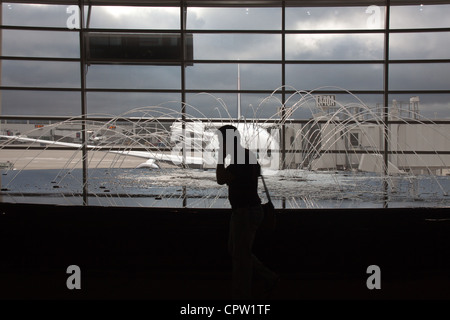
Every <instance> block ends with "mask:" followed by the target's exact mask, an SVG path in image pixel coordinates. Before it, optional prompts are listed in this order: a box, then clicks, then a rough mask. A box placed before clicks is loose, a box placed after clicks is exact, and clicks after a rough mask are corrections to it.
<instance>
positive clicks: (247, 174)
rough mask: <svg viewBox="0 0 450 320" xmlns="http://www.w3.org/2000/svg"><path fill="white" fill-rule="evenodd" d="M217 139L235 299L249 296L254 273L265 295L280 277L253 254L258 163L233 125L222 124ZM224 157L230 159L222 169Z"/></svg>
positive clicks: (257, 219) (258, 208)
mask: <svg viewBox="0 0 450 320" xmlns="http://www.w3.org/2000/svg"><path fill="white" fill-rule="evenodd" d="M218 138H219V143H220V150H219V159H218V160H219V161H218V164H217V168H216V178H217V183H218V184H220V185H223V184H227V185H228V200H229V201H230V204H231V208H232V214H231V220H230V233H229V241H228V249H229V252H230V255H231V257H232V264H233V277H232V278H233V281H232V295H233V298H234V299H250V298H252V277H253V272H255V275H257V276H259V277H261V278H262V279H263V281H264V284H265V286H264V287H265V290H266V294H268V293H270V291H271V290H272V289H273V287H274V286H275V284H276V282H277V281H278V278H279V277H278V275H277V274H275V273H274V272H272V271H271V270H269V269H268V268H267V267H266V266H264V265H263V264H262V263H261V261H259V260H258V258H257V257H256V256H255V255H254V254H253V253H252V246H253V240H254V239H255V234H256V231H257V229H258V227H259V225H260V224H261V221H262V219H263V211H262V207H261V199H260V198H259V195H258V177H259V176H260V174H261V166H260V165H259V163H258V161H257V159H256V157H255V155H254V154H253V153H252V152H251V151H250V150H248V149H245V148H243V147H242V146H241V144H240V135H239V132H238V130H237V128H236V127H234V126H231V125H226V126H222V127H221V128H219V130H218ZM227 156H230V160H231V162H230V164H229V165H228V166H227V167H226V168H225V165H224V163H225V158H226V157H227Z"/></svg>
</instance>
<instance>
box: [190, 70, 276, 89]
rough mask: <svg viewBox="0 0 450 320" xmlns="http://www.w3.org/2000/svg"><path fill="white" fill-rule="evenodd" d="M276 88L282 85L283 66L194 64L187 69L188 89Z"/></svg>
mask: <svg viewBox="0 0 450 320" xmlns="http://www.w3.org/2000/svg"><path fill="white" fill-rule="evenodd" d="M239 83H240V88H241V89H242V90H275V89H276V88H278V87H279V86H281V66H280V65H271V64H267V65H261V64H239V65H236V64H194V66H192V67H189V68H187V69H186V87H187V88H188V89H221V90H234V89H238V87H239Z"/></svg>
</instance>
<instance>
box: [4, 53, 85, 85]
mask: <svg viewBox="0 0 450 320" xmlns="http://www.w3.org/2000/svg"><path fill="white" fill-rule="evenodd" d="M1 71H2V78H1V80H2V82H1V83H2V85H4V86H13V87H14V86H17V87H54V88H56V87H59V88H80V86H81V83H80V64H79V63H77V62H57V61H54V62H48V61H15V60H4V61H2V70H1Z"/></svg>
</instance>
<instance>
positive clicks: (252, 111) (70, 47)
mask: <svg viewBox="0 0 450 320" xmlns="http://www.w3.org/2000/svg"><path fill="white" fill-rule="evenodd" d="M2 11H3V15H2V24H3V25H7V26H38V27H59V28H67V30H68V31H25V30H3V34H2V55H4V56H17V57H50V58H79V46H78V33H77V32H76V31H71V29H68V27H74V24H76V22H77V21H76V20H74V19H73V17H74V15H73V14H74V11H73V8H70V7H68V6H49V5H24V4H11V3H3V4H2ZM449 14H450V6H449V5H444V6H427V5H426V6H408V7H393V8H392V11H391V28H393V29H396V28H430V27H433V28H440V27H450V22H449V21H450V20H448V15H449ZM383 16H384V8H380V7H375V6H372V7H354V8H288V9H287V11H286V29H287V30H290V31H291V30H292V31H295V30H298V31H301V30H320V29H332V30H337V29H345V30H354V29H363V30H366V29H367V30H372V29H379V28H380V27H382V26H383V24H384V21H383ZM186 26H187V28H188V29H192V30H249V31H252V30H281V9H279V8H238V9H231V8H226V9H225V8H220V9H218V8H188V12H187V25H186ZM89 27H91V28H106V29H108V28H114V29H120V28H123V29H164V30H167V29H169V30H177V29H179V28H180V18H179V9H178V8H133V7H113V8H111V7H94V8H92V12H91V17H90V21H89ZM73 30H76V29H73ZM449 40H450V33H449V32H439V33H430V34H428V33H427V34H416V33H402V34H392V35H391V41H390V57H391V58H392V59H400V60H401V59H448V58H449V57H450V46H449V45H448V43H450V41H449ZM383 44H384V39H383V35H382V34H371V33H367V34H364V33H353V34H344V35H339V34H288V35H287V36H286V59H287V60H288V61H308V60H324V61H327V60H344V61H346V62H349V61H356V62H357V61H358V60H381V59H383ZM193 48H194V49H193V50H194V59H198V60H219V61H222V60H224V61H226V60H269V61H274V62H276V61H279V60H281V59H282V50H281V35H279V34H273V33H266V34H252V33H247V34H237V33H234V34H233V33H232V34H221V33H218V34H208V33H194V35H193ZM1 69H2V74H1V81H2V82H1V85H2V86H12V87H15V86H19V87H30V88H32V87H44V88H67V89H69V90H70V89H76V88H79V86H80V70H79V64H78V63H77V62H49V61H20V60H3V61H2V68H1ZM239 70H240V80H241V89H243V90H267V91H269V92H270V91H274V90H276V89H277V88H279V87H280V86H281V83H282V79H281V66H280V65H279V64H276V63H274V64H264V65H263V64H249V63H242V64H239ZM449 72H450V64H419V65H413V64H395V65H391V66H390V89H392V90H434V89H438V90H450V81H449V80H448V74H449ZM180 77H181V68H180V67H179V66H156V65H153V66H119V65H91V66H89V68H88V72H87V87H88V88H90V89H110V88H111V89H144V90H145V89H152V90H158V89H163V90H166V89H169V90H179V89H181V80H180ZM237 78H238V64H237V63H226V64H221V63H194V65H193V66H188V67H187V68H186V88H187V89H193V90H199V91H201V90H235V89H236V88H237ZM286 84H287V85H288V86H289V87H290V88H295V89H296V90H313V89H316V88H320V87H326V86H330V87H340V88H343V89H345V90H350V91H353V90H382V88H383V68H382V65H381V64H377V63H373V64H357V63H356V64H341V65H338V64H294V63H289V64H287V66H286ZM358 96H359V97H360V99H361V100H362V101H364V103H365V104H367V105H369V106H371V107H375V106H376V105H377V104H378V103H382V100H383V98H382V96H381V95H376V94H361V95H358ZM1 98H2V113H3V114H7V115H13V114H21V115H23V114H30V115H77V114H78V113H79V110H80V94H79V93H78V92H76V91H73V92H61V91H33V90H29V91H16V90H3V91H2V95H1ZM87 98H88V113H89V114H94V113H104V114H120V113H123V112H126V111H128V110H130V109H133V108H136V107H143V106H150V105H158V104H164V105H165V106H167V107H169V108H172V107H173V108H179V105H180V103H179V101H180V100H181V96H180V94H179V93H170V92H169V93H148V92H142V93H141V92H140V93H130V92H112V93H111V92H110V93H107V92H101V91H99V92H89V93H88V97H87ZM338 98H339V99H341V100H340V101H341V103H343V104H346V103H351V102H354V97H351V96H349V95H344V94H342V95H338ZM279 99H280V96H279V95H277V94H275V95H274V96H273V97H269V94H266V93H262V94H242V95H241V105H242V113H243V114H244V115H245V116H253V115H257V116H264V117H269V116H271V115H273V114H274V113H275V112H276V109H277V107H279V105H280V103H279ZM293 99H294V98H293ZM392 99H396V100H402V101H409V95H393V96H392V97H390V100H392ZM420 99H421V112H422V114H423V115H424V116H426V117H429V118H435V117H437V118H450V95H438V94H420ZM292 101H293V100H292ZM187 102H188V103H189V105H190V106H189V107H188V109H187V111H188V113H190V114H192V115H202V114H203V115H205V116H208V117H217V116H220V115H222V116H225V115H226V113H227V112H229V113H230V114H231V115H232V116H235V115H236V105H237V95H236V94H219V93H217V94H214V95H211V94H188V95H187ZM227 108H228V109H229V110H226V109H227ZM301 111H302V112H301ZM301 111H300V110H299V112H298V113H296V116H297V117H304V118H305V117H306V118H307V117H308V116H309V115H310V112H311V111H310V105H309V104H308V106H307V107H306V106H305V109H304V110H301Z"/></svg>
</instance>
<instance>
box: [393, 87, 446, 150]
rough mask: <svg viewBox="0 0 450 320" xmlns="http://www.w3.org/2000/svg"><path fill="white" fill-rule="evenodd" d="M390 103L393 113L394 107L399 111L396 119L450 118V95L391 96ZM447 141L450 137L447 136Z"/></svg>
mask: <svg viewBox="0 0 450 320" xmlns="http://www.w3.org/2000/svg"><path fill="white" fill-rule="evenodd" d="M394 100H395V102H394ZM389 103H390V105H389V107H390V110H391V111H392V110H393V109H394V105H395V109H397V111H396V119H397V118H398V119H406V120H408V119H421V120H448V119H449V118H450V94H425V93H418V94H415V95H414V94H390V95H389ZM447 139H450V137H448V136H447ZM449 150H450V149H449Z"/></svg>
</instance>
